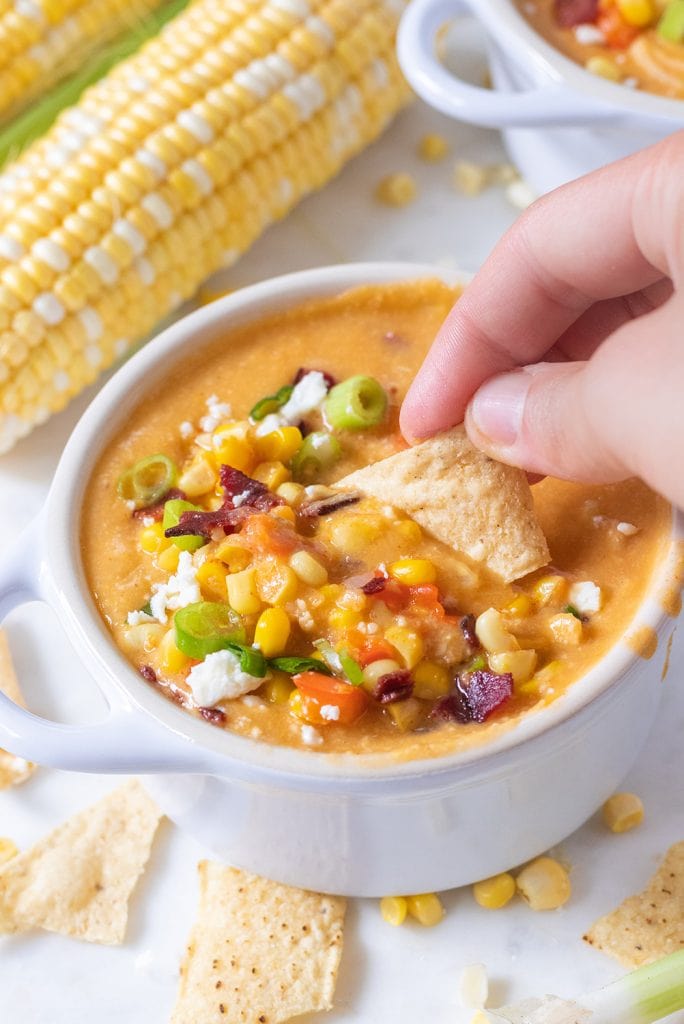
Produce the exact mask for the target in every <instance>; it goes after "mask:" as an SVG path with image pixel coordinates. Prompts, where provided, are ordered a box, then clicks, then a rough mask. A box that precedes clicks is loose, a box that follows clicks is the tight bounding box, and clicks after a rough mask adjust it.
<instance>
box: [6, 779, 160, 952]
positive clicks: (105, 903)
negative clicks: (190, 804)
mask: <svg viewBox="0 0 684 1024" xmlns="http://www.w3.org/2000/svg"><path fill="white" fill-rule="evenodd" d="M160 817H161V814H160V812H159V810H158V809H157V807H156V806H155V804H154V803H153V802H152V800H151V799H150V797H149V796H148V795H147V793H146V792H145V790H144V789H143V788H142V786H141V785H140V783H139V782H137V781H135V780H133V781H131V782H127V783H126V784H125V785H123V786H120V787H119V788H118V789H115V790H114V791H113V792H111V793H109V794H108V795H107V796H106V797H104V798H103V799H102V800H100V801H99V802H98V803H96V804H93V806H92V807H88V808H86V810H84V811H81V812H80V813H79V814H75V815H74V816H73V817H72V818H69V820H68V821H66V822H64V824H63V825H59V826H58V827H57V828H56V829H55V830H54V831H53V832H50V833H49V835H47V836H45V837H44V838H43V839H41V840H39V841H38V842H37V843H36V845H35V846H33V847H32V848H31V849H30V850H26V851H25V852H24V853H20V854H18V856H16V857H14V858H13V859H12V860H10V861H8V863H7V864H6V865H5V866H4V867H2V868H0V931H1V932H23V931H28V930H29V929H31V928H44V929H45V930H46V931H49V932H59V933H61V934H62V935H71V936H73V937H74V938H77V939H83V940H84V941H85V942H101V943H105V944H107V945H116V944H118V943H120V942H122V941H123V938H124V933H125V931H126V921H127V918H128V899H129V896H130V895H131V892H132V891H133V888H134V886H135V884H136V882H137V881H138V878H139V877H140V875H141V874H142V871H143V868H144V867H145V864H146V863H147V859H148V857H149V855H150V848H151V846H152V839H153V838H154V834H155V832H156V829H157V825H158V823H159V819H160Z"/></svg>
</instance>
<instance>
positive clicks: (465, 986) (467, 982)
mask: <svg viewBox="0 0 684 1024" xmlns="http://www.w3.org/2000/svg"><path fill="white" fill-rule="evenodd" d="M488 995H489V979H488V978H487V968H486V967H485V965H484V964H469V965H468V966H467V967H464V968H463V970H462V971H461V975H460V977H459V979H458V998H459V1002H460V1004H461V1006H463V1007H464V1008H465V1009H466V1010H481V1009H483V1007H484V1006H485V1004H486V1002H487V997H488Z"/></svg>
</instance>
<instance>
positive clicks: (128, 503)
mask: <svg viewBox="0 0 684 1024" xmlns="http://www.w3.org/2000/svg"><path fill="white" fill-rule="evenodd" d="M125 505H126V508H127V509H128V511H129V512H135V502H134V501H131V500H130V499H128V500H127V501H126V502H125Z"/></svg>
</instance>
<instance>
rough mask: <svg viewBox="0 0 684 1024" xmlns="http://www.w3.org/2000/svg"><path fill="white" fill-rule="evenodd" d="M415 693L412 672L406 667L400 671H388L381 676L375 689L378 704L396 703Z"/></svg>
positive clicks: (374, 693)
mask: <svg viewBox="0 0 684 1024" xmlns="http://www.w3.org/2000/svg"><path fill="white" fill-rule="evenodd" d="M412 693H413V680H412V679H411V673H410V672H407V671H406V670H405V669H404V670H403V671H400V672H388V673H387V675H384V676H380V678H379V679H378V681H377V684H376V686H375V689H374V690H373V696H374V697H375V699H376V700H377V702H378V704H396V703H397V701H400V700H408V698H409V697H410V696H411V694H412Z"/></svg>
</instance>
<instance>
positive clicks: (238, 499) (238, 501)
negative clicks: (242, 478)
mask: <svg viewBox="0 0 684 1024" xmlns="http://www.w3.org/2000/svg"><path fill="white" fill-rule="evenodd" d="M249 497H250V491H249V490H247V491H240V493H239V494H236V495H235V497H234V498H233V508H239V507H240V505H244V503H245V502H246V501H248V500H249Z"/></svg>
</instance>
